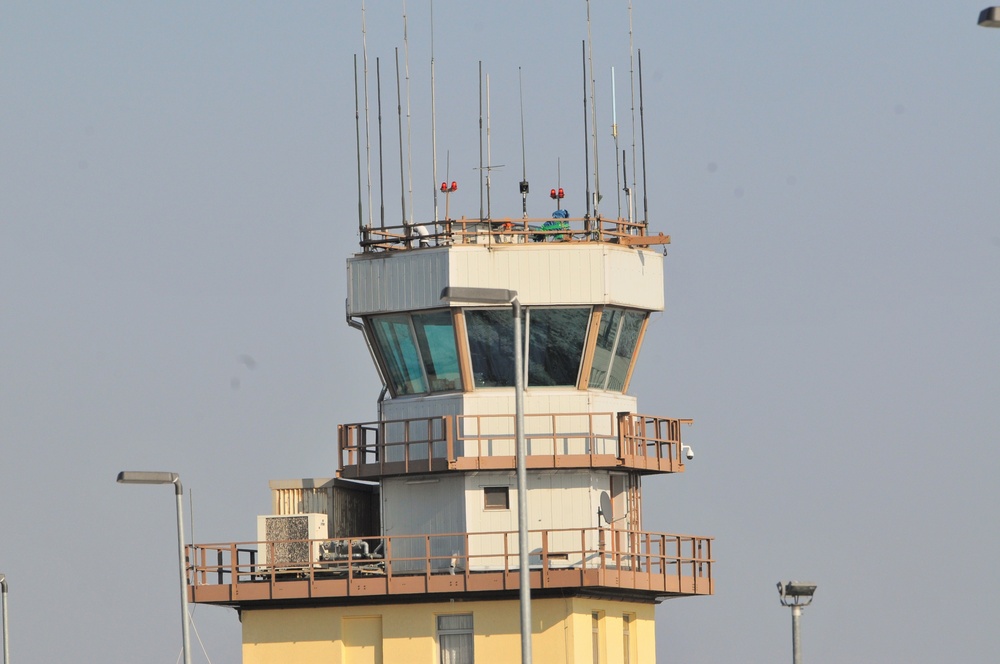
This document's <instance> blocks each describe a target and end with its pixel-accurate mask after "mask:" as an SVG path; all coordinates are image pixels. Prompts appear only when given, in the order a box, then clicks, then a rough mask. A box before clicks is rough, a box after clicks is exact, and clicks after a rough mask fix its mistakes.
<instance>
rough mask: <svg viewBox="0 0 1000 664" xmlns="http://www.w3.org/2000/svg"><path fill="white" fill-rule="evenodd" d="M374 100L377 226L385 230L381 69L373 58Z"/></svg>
mask: <svg viewBox="0 0 1000 664" xmlns="http://www.w3.org/2000/svg"><path fill="white" fill-rule="evenodd" d="M375 98H376V99H377V100H378V209H379V225H380V227H381V228H385V178H383V173H382V163H383V162H382V68H381V66H380V65H379V59H378V58H377V57H376V58H375Z"/></svg>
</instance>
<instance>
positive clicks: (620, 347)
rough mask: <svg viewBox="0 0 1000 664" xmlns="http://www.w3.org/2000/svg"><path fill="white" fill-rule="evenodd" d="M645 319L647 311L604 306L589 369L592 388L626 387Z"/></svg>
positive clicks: (621, 388)
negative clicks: (626, 379)
mask: <svg viewBox="0 0 1000 664" xmlns="http://www.w3.org/2000/svg"><path fill="white" fill-rule="evenodd" d="M645 319H646V314H645V313H643V312H639V311H626V310H624V309H615V308H613V307H608V308H606V309H605V310H604V313H603V314H602V315H601V326H600V329H599V330H598V333H597V344H596V346H595V347H594V362H593V364H592V365H591V369H590V381H589V386H590V387H591V388H594V389H598V390H614V391H616V392H621V391H622V390H623V389H624V387H625V378H627V377H628V370H629V367H630V366H631V365H632V357H633V355H634V354H635V347H636V345H637V344H638V342H639V332H641V331H642V323H643V321H644V320H645Z"/></svg>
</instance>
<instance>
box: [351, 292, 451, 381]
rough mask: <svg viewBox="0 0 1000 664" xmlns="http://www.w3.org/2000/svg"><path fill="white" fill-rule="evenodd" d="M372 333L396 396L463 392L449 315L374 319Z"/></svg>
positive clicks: (387, 316)
mask: <svg viewBox="0 0 1000 664" xmlns="http://www.w3.org/2000/svg"><path fill="white" fill-rule="evenodd" d="M371 329H372V331H373V336H374V341H375V345H376V346H377V347H378V350H379V355H380V356H381V358H382V362H383V363H384V369H385V374H386V377H387V378H388V380H389V383H390V385H391V387H392V390H393V394H395V395H398V396H404V395H407V394H424V393H427V392H447V391H451V390H459V389H461V388H462V379H461V375H460V374H459V370H458V351H457V347H456V345H455V329H454V327H453V325H452V321H451V313H450V312H449V311H447V310H445V311H432V312H425V313H414V314H408V313H399V314H389V315H386V316H375V317H373V318H372V319H371Z"/></svg>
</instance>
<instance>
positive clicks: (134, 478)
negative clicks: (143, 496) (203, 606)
mask: <svg viewBox="0 0 1000 664" xmlns="http://www.w3.org/2000/svg"><path fill="white" fill-rule="evenodd" d="M118 482H119V483H120V484H173V485H174V494H175V495H176V498H177V561H178V566H179V568H180V577H181V638H182V640H183V654H184V664H191V636H190V634H189V632H188V594H187V566H186V565H185V564H184V562H185V561H184V506H183V505H182V503H181V499H182V498H183V496H184V487H183V486H181V478H180V475H178V474H177V473H158V472H146V471H126V470H123V471H122V472H120V473H118Z"/></svg>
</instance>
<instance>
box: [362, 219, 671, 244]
mask: <svg viewBox="0 0 1000 664" xmlns="http://www.w3.org/2000/svg"><path fill="white" fill-rule="evenodd" d="M527 242H605V243H614V244H625V245H630V246H632V245H646V246H648V245H653V244H669V243H670V236H668V235H664V234H663V233H659V234H658V235H655V236H651V235H649V234H648V232H647V226H646V224H643V223H638V222H631V221H628V220H626V219H604V218H600V217H597V218H592V217H575V218H532V219H528V218H524V219H522V218H510V217H506V218H496V219H478V218H475V219H467V218H465V217H461V218H460V219H444V220H440V221H429V222H424V223H417V224H401V225H394V226H380V227H377V228H376V227H366V228H363V229H362V232H361V241H360V245H361V248H362V249H363V250H364V251H365V252H379V251H393V250H401V249H415V248H419V247H441V246H452V245H456V244H523V243H527Z"/></svg>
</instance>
